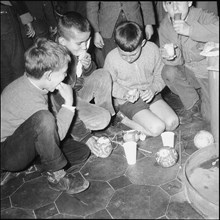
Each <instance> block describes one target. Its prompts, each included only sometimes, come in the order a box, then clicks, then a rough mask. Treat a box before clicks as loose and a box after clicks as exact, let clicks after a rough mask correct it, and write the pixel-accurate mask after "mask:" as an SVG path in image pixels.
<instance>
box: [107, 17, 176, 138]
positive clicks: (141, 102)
mask: <svg viewBox="0 0 220 220" xmlns="http://www.w3.org/2000/svg"><path fill="white" fill-rule="evenodd" d="M115 42H116V44H117V48H115V49H113V50H112V51H111V52H110V53H109V54H108V55H107V57H106V60H105V65H104V68H105V69H106V70H108V71H109V72H110V74H111V76H112V80H113V97H115V98H116V100H117V102H118V104H119V110H120V112H122V114H123V115H125V116H127V119H126V118H125V120H122V123H124V124H125V125H127V126H128V127H130V128H132V129H136V130H139V131H141V132H143V133H144V134H146V135H149V136H158V135H160V134H161V133H162V132H163V131H165V130H170V131H171V130H174V129H175V128H176V127H177V126H178V124H179V121H178V117H177V115H176V114H175V112H174V111H173V110H172V109H171V107H170V106H169V105H168V104H167V103H166V102H165V101H164V100H163V99H162V97H161V94H160V92H161V90H162V89H163V88H164V86H165V84H164V81H163V79H162V78H161V70H162V68H163V63H162V60H161V58H160V54H159V49H158V47H157V46H156V45H155V44H154V43H152V42H149V41H146V39H144V37H143V31H142V29H141V27H140V26H139V25H138V24H137V23H135V22H131V21H126V22H122V23H121V24H119V25H118V26H117V28H116V31H115Z"/></svg>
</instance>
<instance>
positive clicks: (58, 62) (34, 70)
mask: <svg viewBox="0 0 220 220" xmlns="http://www.w3.org/2000/svg"><path fill="white" fill-rule="evenodd" d="M24 58H25V71H26V73H27V74H29V75H30V76H32V77H34V78H37V79H40V78H41V77H42V76H43V74H44V73H45V72H46V71H49V70H52V71H54V70H59V69H61V68H62V67H64V65H66V64H68V63H69V62H70V60H71V58H70V55H69V52H68V50H67V49H66V48H65V47H64V46H62V45H60V44H58V43H56V42H54V41H51V40H48V39H46V38H39V39H38V40H37V41H36V42H35V43H34V45H33V46H31V47H30V48H29V49H28V50H27V51H26V52H25V54H24Z"/></svg>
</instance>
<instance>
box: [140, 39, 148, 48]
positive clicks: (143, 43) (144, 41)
mask: <svg viewBox="0 0 220 220" xmlns="http://www.w3.org/2000/svg"><path fill="white" fill-rule="evenodd" d="M146 42H147V41H146V39H144V40H142V43H141V47H143V46H144V45H145V44H146Z"/></svg>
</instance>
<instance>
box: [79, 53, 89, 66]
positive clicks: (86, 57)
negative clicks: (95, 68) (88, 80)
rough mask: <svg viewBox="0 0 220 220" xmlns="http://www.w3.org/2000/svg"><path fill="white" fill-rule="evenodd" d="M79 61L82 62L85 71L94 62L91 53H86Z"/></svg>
mask: <svg viewBox="0 0 220 220" xmlns="http://www.w3.org/2000/svg"><path fill="white" fill-rule="evenodd" d="M79 61H80V62H81V64H82V66H83V67H84V69H88V68H89V66H90V64H91V62H92V59H91V55H90V54H89V53H87V52H85V53H83V54H82V55H80V56H79Z"/></svg>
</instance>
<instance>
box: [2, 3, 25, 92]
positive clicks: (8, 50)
mask: <svg viewBox="0 0 220 220" xmlns="http://www.w3.org/2000/svg"><path fill="white" fill-rule="evenodd" d="M23 74H24V46H23V43H22V38H21V32H20V28H19V22H18V19H17V16H16V13H15V11H14V10H13V8H12V7H10V6H6V5H2V4H1V91H2V90H3V89H4V88H5V87H6V86H7V85H8V84H9V83H11V82H12V81H13V80H15V79H17V78H18V77H19V76H21V75H23Z"/></svg>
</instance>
